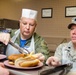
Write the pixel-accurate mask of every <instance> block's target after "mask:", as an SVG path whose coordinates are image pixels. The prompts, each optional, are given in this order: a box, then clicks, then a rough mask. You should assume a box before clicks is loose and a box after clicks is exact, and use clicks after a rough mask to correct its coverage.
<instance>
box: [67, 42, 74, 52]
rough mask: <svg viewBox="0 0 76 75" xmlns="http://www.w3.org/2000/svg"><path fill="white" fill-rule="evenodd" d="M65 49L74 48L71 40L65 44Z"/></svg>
mask: <svg viewBox="0 0 76 75" xmlns="http://www.w3.org/2000/svg"><path fill="white" fill-rule="evenodd" d="M66 50H68V51H70V50H74V47H73V43H72V41H70V42H69V43H68V44H67V45H66Z"/></svg>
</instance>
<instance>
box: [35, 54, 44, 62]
mask: <svg viewBox="0 0 76 75" xmlns="http://www.w3.org/2000/svg"><path fill="white" fill-rule="evenodd" d="M34 56H35V57H36V58H37V59H39V60H40V61H41V62H44V60H45V56H44V55H43V54H42V53H36V54H34Z"/></svg>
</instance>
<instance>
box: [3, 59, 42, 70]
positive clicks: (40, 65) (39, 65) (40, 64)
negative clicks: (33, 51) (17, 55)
mask: <svg viewBox="0 0 76 75" xmlns="http://www.w3.org/2000/svg"><path fill="white" fill-rule="evenodd" d="M4 65H5V66H7V67H10V68H14V69H37V68H41V67H43V63H42V62H40V63H39V64H38V65H37V66H35V67H16V66H14V65H10V64H9V60H6V61H4Z"/></svg>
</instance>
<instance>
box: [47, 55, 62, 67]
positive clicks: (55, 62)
mask: <svg viewBox="0 0 76 75" xmlns="http://www.w3.org/2000/svg"><path fill="white" fill-rule="evenodd" d="M46 64H47V65H50V66H58V65H61V63H60V61H59V59H58V58H57V57H55V56H51V57H49V58H48V59H47V61H46Z"/></svg>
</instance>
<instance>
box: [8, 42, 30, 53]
mask: <svg viewBox="0 0 76 75" xmlns="http://www.w3.org/2000/svg"><path fill="white" fill-rule="evenodd" d="M9 44H10V45H12V46H13V47H15V48H16V49H17V50H18V51H19V52H20V53H25V54H30V52H29V51H28V50H27V49H24V48H21V47H19V46H17V45H15V44H14V43H13V42H12V41H9Z"/></svg>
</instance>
